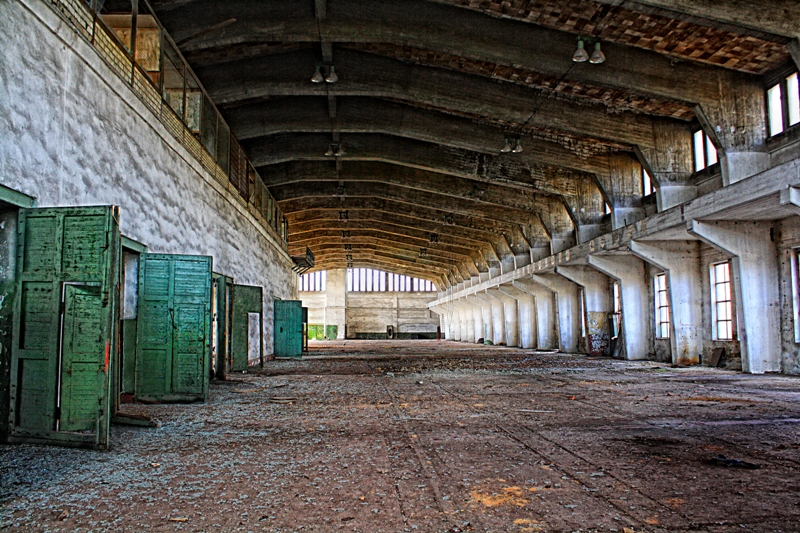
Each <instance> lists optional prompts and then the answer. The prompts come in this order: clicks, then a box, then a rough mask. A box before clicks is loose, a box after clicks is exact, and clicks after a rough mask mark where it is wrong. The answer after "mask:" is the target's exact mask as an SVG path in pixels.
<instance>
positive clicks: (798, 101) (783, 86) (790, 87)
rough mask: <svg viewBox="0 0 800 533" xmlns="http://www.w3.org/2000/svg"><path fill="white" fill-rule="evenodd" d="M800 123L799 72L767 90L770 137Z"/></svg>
mask: <svg viewBox="0 0 800 533" xmlns="http://www.w3.org/2000/svg"><path fill="white" fill-rule="evenodd" d="M797 123H800V80H798V74H797V72H795V73H793V74H792V75H791V76H787V77H785V78H784V79H782V80H781V81H779V82H778V83H776V84H775V85H773V86H772V87H770V88H768V89H767V125H768V126H769V134H770V136H773V135H778V134H779V133H783V131H784V130H785V129H786V128H787V127H791V126H794V125H795V124H797Z"/></svg>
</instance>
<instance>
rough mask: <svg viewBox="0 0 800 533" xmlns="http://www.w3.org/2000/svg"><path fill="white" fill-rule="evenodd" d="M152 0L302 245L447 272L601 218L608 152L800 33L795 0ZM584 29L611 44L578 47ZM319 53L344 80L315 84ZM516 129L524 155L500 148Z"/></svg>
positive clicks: (680, 123)
mask: <svg viewBox="0 0 800 533" xmlns="http://www.w3.org/2000/svg"><path fill="white" fill-rule="evenodd" d="M153 7H154V9H155V11H156V14H157V15H158V17H159V18H160V20H161V21H162V23H163V24H164V25H165V27H166V28H167V30H168V31H169V32H170V34H171V36H172V37H173V39H174V41H175V42H177V43H179V45H180V47H181V51H182V52H183V54H184V55H185V57H186V58H187V60H188V61H189V63H190V64H191V65H192V67H193V69H194V70H195V72H196V73H197V75H198V77H199V78H200V80H201V82H202V83H203V85H204V86H205V87H206V89H207V90H208V92H209V94H210V96H211V98H212V99H213V100H214V102H215V103H216V104H217V106H218V108H219V109H220V111H221V112H222V113H223V115H224V117H225V119H226V120H227V121H228V123H229V125H230V126H231V129H232V131H233V133H234V134H235V135H236V137H237V138H238V139H239V140H240V141H241V143H242V146H243V147H244V148H245V150H246V152H247V154H248V155H249V157H250V158H251V160H252V162H253V164H254V165H255V166H256V168H257V170H258V172H259V174H260V175H261V177H262V179H263V180H264V182H265V183H266V185H267V186H268V187H269V188H270V190H271V191H272V193H273V194H274V195H275V197H276V198H277V200H278V201H279V202H280V205H281V207H282V208H283V210H284V212H285V213H286V216H287V218H288V220H289V233H290V250H291V251H292V252H293V253H294V252H300V251H302V250H305V247H306V246H308V247H309V248H310V249H311V250H312V251H313V252H314V253H315V255H316V261H317V267H316V268H333V267H344V266H347V265H349V264H352V265H353V266H373V267H377V268H383V269H385V270H390V271H394V272H405V273H409V274H413V275H416V276H420V277H423V278H427V279H432V280H435V281H437V282H439V283H440V284H447V283H452V282H456V281H459V280H461V279H464V278H466V277H469V276H473V275H477V274H478V273H479V272H485V271H487V269H490V268H501V269H507V268H513V266H514V264H515V261H516V260H517V258H519V257H520V256H524V255H525V254H526V253H527V254H529V253H530V249H531V248H534V249H546V248H547V243H548V239H551V238H553V235H554V234H555V233H557V232H559V231H566V232H567V233H568V231H569V230H568V228H567V226H568V225H569V224H571V223H576V222H581V223H591V224H603V220H604V219H603V217H604V207H605V203H606V201H608V198H609V192H608V190H607V188H608V187H609V186H610V185H611V186H613V184H609V181H608V180H609V178H608V177H609V167H610V165H611V160H612V158H614V157H629V158H636V155H635V154H636V153H641V152H642V151H646V150H648V149H653V148H654V147H655V138H654V137H655V133H654V132H655V131H657V130H659V129H663V128H673V129H677V130H678V131H684V132H687V133H688V132H689V130H690V127H691V123H692V121H693V120H694V119H695V117H694V109H695V106H697V105H698V104H704V103H707V102H716V101H718V100H719V97H720V86H721V85H724V84H729V83H738V82H752V80H753V79H754V78H758V77H760V76H761V75H763V74H765V73H767V72H770V71H771V70H773V69H775V68H777V67H780V66H781V65H783V64H785V63H786V62H787V61H789V59H790V55H789V51H788V48H787V45H789V44H790V43H792V42H794V43H796V39H797V36H798V34H800V5H799V4H797V3H793V2H785V1H782V0H763V1H762V2H759V3H758V8H757V9H756V8H755V7H754V3H751V2H747V1H745V0H732V1H730V2H725V8H724V9H721V4H720V2H718V1H716V0H692V1H689V0H635V1H634V0H577V1H575V0H545V1H541V0H539V1H532V0H527V1H526V0H510V1H508V0H488V1H485V0H481V1H478V0H404V1H397V2H375V1H373V0H299V1H298V0H291V1H290V0H270V1H268V2H254V1H251V0H228V1H226V2H218V1H216V0H159V1H156V2H154V3H153ZM578 36H585V37H589V38H593V39H599V40H600V41H601V43H602V48H603V51H604V52H605V54H606V56H607V58H608V60H607V61H606V62H605V63H604V64H602V65H591V64H589V63H581V64H576V63H573V62H572V60H571V58H572V53H573V51H574V49H575V47H576V42H577V37H578ZM319 64H332V65H335V69H336V73H337V75H338V76H339V81H338V82H337V83H335V84H326V83H322V84H313V83H311V81H310V78H311V75H312V73H313V72H314V68H315V65H319ZM509 133H510V134H512V135H514V136H519V137H521V142H522V146H523V148H524V151H523V152H522V153H519V154H514V153H512V154H501V153H500V148H501V147H502V145H503V139H504V136H505V135H506V134H509ZM331 143H336V144H338V145H340V146H341V148H342V150H343V152H344V154H343V155H341V156H340V157H327V156H325V152H326V151H327V149H328V147H329V145H330V144H331ZM342 213H345V215H342ZM343 217H346V218H344V219H343ZM578 218H580V220H577V219H578ZM565 228H566V229H565ZM434 236H435V242H434Z"/></svg>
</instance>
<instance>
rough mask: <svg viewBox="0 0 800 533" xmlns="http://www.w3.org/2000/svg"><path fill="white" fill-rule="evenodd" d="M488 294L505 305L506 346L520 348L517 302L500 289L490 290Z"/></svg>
mask: <svg viewBox="0 0 800 533" xmlns="http://www.w3.org/2000/svg"><path fill="white" fill-rule="evenodd" d="M486 293H487V294H488V295H489V296H491V297H493V298H497V300H498V301H500V302H501V303H502V304H503V316H504V317H505V324H504V329H505V339H504V340H505V343H506V345H507V346H520V343H519V318H518V311H517V300H516V299H515V298H512V297H511V296H509V295H508V294H506V293H504V292H502V291H501V290H499V289H488V290H487V291H486Z"/></svg>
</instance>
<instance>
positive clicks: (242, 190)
mask: <svg viewBox="0 0 800 533" xmlns="http://www.w3.org/2000/svg"><path fill="white" fill-rule="evenodd" d="M49 2H50V4H51V5H52V6H53V8H54V9H55V11H56V12H57V13H59V14H60V15H61V16H62V17H63V18H65V19H66V20H67V21H68V22H69V23H70V24H71V25H72V27H73V28H74V29H75V31H76V32H77V33H78V34H79V35H81V36H82V37H84V38H85V39H86V40H87V41H88V42H89V43H90V44H91V45H92V46H93V48H94V49H95V50H96V51H97V53H98V54H99V55H100V57H101V58H103V60H104V61H105V62H106V63H107V64H108V66H109V68H111V70H112V71H113V72H114V73H115V74H116V75H117V76H118V77H119V78H120V79H121V80H122V81H124V82H125V83H126V84H127V85H128V86H129V87H130V88H131V90H132V91H133V93H134V94H135V95H136V96H137V97H138V98H139V99H140V100H141V101H142V103H144V105H145V106H146V107H147V108H148V109H149V110H150V111H151V112H152V113H153V115H155V116H156V118H158V119H159V121H160V122H161V123H162V124H163V125H164V127H165V128H166V129H167V131H169V133H170V134H171V135H172V136H173V137H174V138H175V139H176V140H177V141H178V142H180V143H181V144H182V145H183V146H184V147H185V148H186V149H187V151H188V152H189V153H190V154H191V155H192V156H193V157H194V158H195V159H196V160H197V161H198V162H199V163H200V164H201V165H202V166H203V168H204V169H205V170H206V171H207V172H208V173H209V174H211V175H212V176H213V177H214V179H216V180H217V181H218V182H220V183H221V184H223V185H225V186H228V185H230V186H231V187H232V188H233V189H234V190H235V191H236V192H237V193H238V197H239V198H240V199H241V201H242V202H243V203H244V204H246V205H247V206H248V209H249V211H250V212H251V213H253V214H255V215H256V216H257V217H260V218H261V219H262V220H261V222H262V225H263V226H264V227H265V228H267V229H268V230H269V231H270V232H271V233H272V234H273V236H274V237H275V238H276V239H277V240H278V241H279V242H280V243H281V245H282V247H283V248H284V249H287V243H288V237H289V232H288V223H287V221H286V218H285V217H284V216H283V213H282V212H281V210H280V208H279V207H278V204H277V202H276V201H275V198H274V197H273V196H272V194H271V193H270V192H269V190H268V189H267V187H266V186H265V185H264V182H263V181H262V180H261V177H260V176H259V175H258V173H257V172H256V170H255V169H254V168H253V166H252V164H251V163H250V161H249V160H248V159H247V157H246V155H245V154H244V151H243V150H242V148H241V145H240V144H239V142H238V140H237V139H236V138H235V137H234V136H233V134H230V133H228V135H229V138H230V145H229V150H228V151H227V154H226V155H227V157H225V158H224V159H225V160H226V161H227V162H226V165H225V166H227V167H228V168H227V169H226V168H223V166H221V165H220V163H219V161H218V160H217V157H215V155H213V154H211V152H209V150H207V149H206V147H205V146H203V143H202V142H201V141H200V139H199V138H198V134H199V132H194V131H192V130H191V129H189V127H188V126H187V125H186V123H185V122H184V120H183V118H182V117H181V116H179V115H178V114H177V113H176V112H175V110H173V108H172V107H171V106H170V104H169V103H168V102H167V101H166V100H164V98H162V96H161V89H160V87H159V86H157V85H156V83H155V82H154V81H153V79H152V78H151V75H150V73H148V72H147V71H146V70H144V69H143V68H142V67H141V65H139V63H137V62H136V61H135V60H134V54H135V51H134V52H131V51H129V50H128V49H127V47H126V46H125V45H124V44H123V43H122V42H121V41H120V40H119V38H118V36H117V34H116V32H115V31H114V30H113V29H111V28H109V27H108V26H107V25H106V24H105V22H104V21H103V19H102V16H99V15H98V14H97V13H96V12H95V11H93V10H92V9H91V7H90V6H89V5H88V4H87V3H86V2H85V1H82V0H49ZM139 2H140V5H143V6H145V7H146V8H147V10H148V11H149V12H150V13H152V9H150V6H149V5H148V4H147V2H146V0H139ZM153 19H154V20H156V19H155V17H154V16H153ZM156 22H157V24H158V30H159V32H160V34H161V36H162V38H161V39H159V43H169V45H171V46H172V47H173V49H174V51H175V52H177V53H178V54H180V52H178V51H177V46H175V44H174V42H172V40H171V39H170V38H169V36H168V35H167V33H166V31H165V30H164V28H163V27H162V26H161V24H160V22H158V21H157V20H156ZM134 42H135V40H134ZM134 46H135V45H134ZM163 48H164V47H163V45H162V46H161V47H160V49H159V54H161V60H160V65H161V67H160V68H161V69H162V70H163V68H164V67H163V65H164V57H163V54H164V50H163ZM180 61H181V62H182V63H183V65H182V66H183V72H185V73H187V74H190V75H191V76H192V77H193V79H195V80H196V76H194V73H193V72H192V71H191V68H190V67H189V65H188V63H186V60H185V59H183V56H180ZM159 78H162V77H161V76H159ZM199 90H200V91H201V92H202V95H203V96H204V102H210V99H209V98H208V95H207V94H206V92H205V90H204V89H203V88H202V87H199ZM213 110H214V113H215V114H216V117H215V118H216V123H215V127H216V126H217V125H219V124H223V125H224V126H225V127H224V130H225V131H227V132H229V131H230V129H229V128H228V127H227V124H225V123H224V120H223V119H222V116H221V115H220V114H219V111H217V109H216V108H214V109H213ZM220 129H222V128H220ZM215 133H218V130H215Z"/></svg>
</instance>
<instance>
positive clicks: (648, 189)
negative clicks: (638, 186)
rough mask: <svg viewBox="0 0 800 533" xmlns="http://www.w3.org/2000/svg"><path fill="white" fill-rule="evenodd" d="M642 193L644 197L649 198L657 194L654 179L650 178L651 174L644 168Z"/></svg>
mask: <svg viewBox="0 0 800 533" xmlns="http://www.w3.org/2000/svg"><path fill="white" fill-rule="evenodd" d="M642 191H643V193H644V196H649V195H651V194H653V193H654V192H656V190H655V188H654V187H653V179H652V178H651V177H650V174H649V173H648V172H647V170H645V168H644V167H642Z"/></svg>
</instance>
